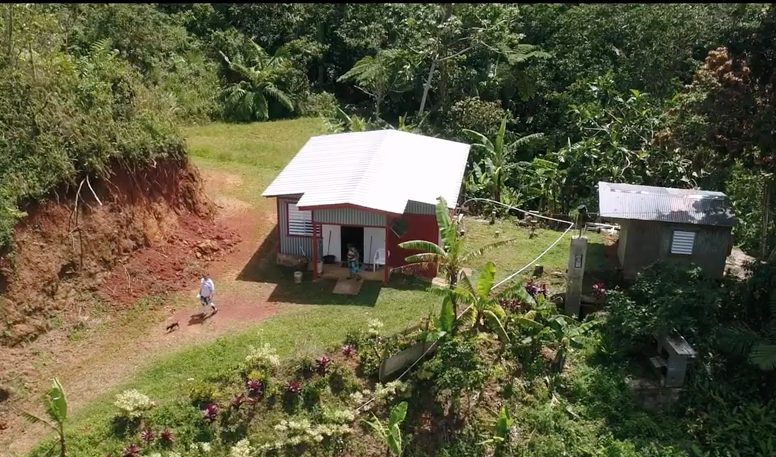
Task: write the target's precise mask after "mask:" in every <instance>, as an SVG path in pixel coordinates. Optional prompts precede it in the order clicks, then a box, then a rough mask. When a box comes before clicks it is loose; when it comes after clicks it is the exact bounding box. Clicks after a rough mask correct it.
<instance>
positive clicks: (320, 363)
mask: <svg viewBox="0 0 776 457" xmlns="http://www.w3.org/2000/svg"><path fill="white" fill-rule="evenodd" d="M330 364H331V359H330V358H328V357H327V356H325V355H322V356H320V357H318V359H316V360H315V370H316V371H317V372H318V374H319V375H321V376H325V375H326V372H327V371H328V370H329V365H330Z"/></svg>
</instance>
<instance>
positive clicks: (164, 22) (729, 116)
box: [0, 4, 776, 254]
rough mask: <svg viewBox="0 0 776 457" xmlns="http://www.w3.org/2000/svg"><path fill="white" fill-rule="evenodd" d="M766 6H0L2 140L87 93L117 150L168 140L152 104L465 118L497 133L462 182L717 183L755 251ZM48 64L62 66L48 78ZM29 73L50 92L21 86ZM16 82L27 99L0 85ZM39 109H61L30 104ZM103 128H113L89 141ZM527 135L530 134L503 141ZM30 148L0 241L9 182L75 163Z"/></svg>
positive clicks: (766, 192) (31, 128) (35, 187)
mask: <svg viewBox="0 0 776 457" xmlns="http://www.w3.org/2000/svg"><path fill="white" fill-rule="evenodd" d="M774 10H775V9H774V8H773V7H772V6H767V5H752V4H740V5H724V4H698V5H681V4H675V5H617V6H604V5H586V4H579V5H576V4H574V5H515V4H489V5H475V4H444V5H443V4H374V5H365V4H282V5H281V4H261V5H257V4H159V5H152V4H138V5H129V4H126V5H122V4H112V5H91V4H88V5H87V4H73V5H26V6H21V5H16V6H8V7H5V9H4V14H3V15H2V16H3V18H2V21H3V22H2V23H3V25H4V27H3V28H4V30H6V31H8V32H9V33H4V34H3V43H4V51H5V52H4V53H3V61H2V66H3V74H4V76H3V81H2V83H3V84H4V86H5V87H4V89H5V90H4V93H5V94H6V96H5V98H4V99H3V103H4V106H3V108H2V111H3V116H4V118H7V119H13V122H14V123H15V125H17V126H18V127H19V128H23V129H27V131H28V132H29V133H28V138H26V139H24V138H23V139H22V141H19V142H18V143H19V144H18V146H16V145H15V146H12V147H15V148H30V147H31V146H29V145H27V146H23V144H28V143H29V142H30V141H32V140H31V139H30V138H33V137H35V136H36V134H35V129H36V128H38V129H41V130H42V132H43V136H44V137H45V135H47V134H48V133H49V131H50V130H51V129H47V128H45V127H42V126H47V125H49V124H52V125H58V124H57V122H64V121H65V120H67V121H68V122H73V123H74V122H77V121H75V120H71V119H70V118H71V117H73V118H75V119H79V118H81V119H87V118H88V119H91V117H92V116H96V114H95V113H94V111H95V109H94V108H93V106H94V105H96V104H98V105H99V106H101V107H102V108H101V109H103V110H112V111H114V112H115V114H113V115H112V117H113V118H115V119H116V121H115V122H124V123H126V124H127V125H126V126H125V127H126V128H136V127H130V126H135V125H136V124H135V118H138V119H139V118H141V117H142V119H143V120H142V122H138V124H142V127H137V128H139V129H140V130H143V131H142V132H133V133H132V137H133V138H138V139H137V140H136V141H137V143H138V144H137V145H131V147H132V148H135V147H137V148H138V149H142V150H146V151H148V150H150V149H153V150H159V148H165V147H167V149H169V148H170V147H172V146H169V145H167V144H165V143H166V142H169V141H172V140H171V137H170V133H169V126H168V125H167V124H166V121H167V120H176V121H182V122H198V121H202V120H207V119H219V118H223V119H227V120H234V121H253V120H266V119H274V118H282V117H289V116H298V115H304V116H309V115H313V116H317V115H323V116H325V117H327V118H328V119H329V124H330V125H332V127H333V129H336V130H340V131H341V130H363V129H366V128H400V129H402V130H407V131H416V132H421V133H426V134H431V135H439V136H443V137H445V138H450V139H456V140H464V141H472V139H473V137H472V135H471V133H466V132H465V130H468V131H470V132H477V133H479V134H482V137H479V138H474V141H475V142H479V143H482V141H480V140H481V139H482V138H487V139H489V140H491V139H493V138H495V137H497V136H500V137H502V139H501V141H502V142H503V145H510V147H508V148H505V149H504V150H503V151H499V153H498V154H495V155H494V154H484V153H483V151H484V149H482V150H478V151H474V152H473V154H472V155H471V158H470V161H471V169H470V172H469V173H470V176H468V178H467V180H468V182H467V193H468V194H469V195H470V196H490V197H496V198H497V199H499V200H501V199H505V200H506V201H508V202H510V203H512V204H518V205H521V206H524V207H527V208H528V209H533V210H538V211H543V212H552V213H556V214H567V213H568V212H569V211H570V210H571V209H573V208H576V207H577V205H579V204H580V203H586V204H588V206H589V207H595V200H596V192H595V185H596V183H597V181H598V180H609V181H627V182H634V183H643V184H655V185H671V186H679V187H686V186H702V187H704V188H708V189H711V190H727V191H729V192H730V195H731V197H732V199H733V203H734V206H735V207H736V209H737V210H739V220H740V223H739V225H738V226H737V227H736V229H735V230H736V236H737V239H738V240H739V242H740V243H741V245H742V246H743V247H744V248H746V249H747V250H749V251H752V252H754V251H759V252H760V253H761V254H762V253H763V252H764V251H765V250H764V249H763V233H765V235H766V236H765V242H766V247H768V246H771V247H772V246H773V245H774V237H776V232H774V230H773V229H772V227H773V224H770V225H769V227H767V228H766V230H765V231H763V228H762V226H763V223H762V221H763V220H764V218H766V217H770V215H769V214H768V213H769V212H767V211H763V210H762V208H770V207H771V206H773V204H774V203H773V202H774V201H776V197H774V196H773V195H772V194H773V193H774V189H776V185H774V184H773V181H774V179H773V178H772V177H771V175H770V173H772V172H773V171H774V160H773V147H774V141H775V140H774V137H775V136H776V135H775V134H774V131H775V127H774V123H773V119H774V118H776V116H774V109H775V108H774V98H773V93H774V90H773V85H774V74H775V73H774V61H776V59H774V58H773V56H774V53H776V50H775V49H776V45H775V44H774V36H775V32H774V31H775V30H776V26H774V24H775V23H776V19H774V17H776V13H775V12H774ZM99 49H103V50H104V52H103V54H104V55H102V57H100V56H99V55H97V54H98V52H97V51H98V50H99ZM33 55H34V56H35V57H34V58H33V57H30V56H33ZM95 59H103V61H104V62H100V63H98V62H96V61H95ZM108 60H110V62H107V61H108ZM65 61H67V63H65ZM89 65H91V66H99V68H100V70H99V71H101V72H103V74H98V72H97V70H95V71H92V70H90V69H88V68H87V67H88V66H89ZM106 65H107V66H111V69H107V68H105V67H106ZM56 71H61V72H62V74H63V78H60V79H57V80H56V81H54V80H52V79H50V77H51V75H52V74H54V73H53V72H56ZM111 72H112V73H111ZM87 73H88V74H87ZM108 73H110V74H112V75H114V76H115V75H117V74H121V75H122V77H123V78H124V79H125V81H124V83H123V84H124V85H125V86H131V87H132V90H131V91H130V92H131V94H132V95H131V99H130V96H129V95H127V94H126V93H124V94H122V93H119V92H118V88H116V89H113V88H112V89H111V90H112V92H111V94H110V97H112V98H113V99H112V100H111V101H110V103H108V102H107V101H108V99H107V98H106V97H108V94H106V93H103V94H100V91H101V90H104V89H105V87H107V86H105V85H99V84H96V83H94V82H93V81H91V82H90V81H81V79H83V78H89V77H91V78H98V79H99V81H101V82H107V81H109V80H110V77H111V76H110V75H109V74H108ZM111 84H113V83H111ZM52 85H56V87H50V86H52ZM114 85H115V84H114ZM76 87H78V88H79V89H78V90H76V89H75V88H76ZM92 87H93V88H94V89H92ZM33 90H37V91H38V92H37V93H38V94H40V93H54V94H55V95H56V97H58V98H63V99H67V101H64V100H61V101H55V100H52V101H50V102H48V104H45V103H44V102H43V101H40V102H38V101H36V99H35V98H34V97H33V96H32V91H33ZM124 90H125V92H126V91H127V90H128V89H124ZM28 92H29V93H28ZM22 97H32V100H33V102H32V103H29V104H19V103H17V102H15V101H14V100H21V99H22ZM89 97H92V98H91V100H85V99H84V98H89ZM40 103H44V105H43V106H44V107H45V108H41V106H39V104H40ZM89 103H91V105H89ZM65 104H69V106H68V107H65V106H64V105H65ZM122 104H124V105H132V107H133V108H132V109H128V108H125V107H122V106H121V105H122ZM108 107H110V108H108ZM340 108H341V109H340ZM24 110H27V111H24ZM55 112H58V113H68V114H67V115H61V116H59V120H58V121H52V120H46V121H45V122H44V121H43V120H42V119H33V118H32V117H33V116H34V117H41V116H43V117H45V116H49V115H51V116H54V113H55ZM70 113H73V114H75V116H70ZM101 115H103V116H107V114H106V113H102V114H101ZM120 116H124V119H123V120H121V119H119V118H120ZM503 119H507V123H506V128H505V131H504V133H503V134H500V132H499V127H500V124H501V121H502V120H503ZM6 122H10V121H6ZM100 122H104V120H101V121H100ZM36 123H37V124H36ZM391 126H393V127H391ZM9 127H11V126H9ZM62 128H64V127H62ZM84 128H86V127H84ZM117 128H118V127H117ZM144 129H145V130H144ZM11 130H14V128H11ZM111 132H113V133H111ZM111 135H112V136H111ZM52 136H55V137H58V138H61V137H62V136H61V135H52ZM113 136H115V137H116V138H117V141H115V142H113V141H110V140H107V138H113ZM144 136H145V137H147V139H140V138H143V137H144ZM81 137H84V140H83V141H81V140H80V139H77V138H78V136H75V137H71V138H73V140H72V141H74V142H77V143H78V146H76V148H81V147H82V148H84V149H89V147H87V146H84V145H85V144H89V143H90V142H95V141H96V142H98V143H99V144H101V145H102V146H99V147H102V148H105V145H106V144H108V143H111V144H113V143H117V144H118V145H119V146H115V147H114V146H111V147H113V148H114V151H113V152H112V153H113V154H114V155H116V156H122V155H123V154H124V152H118V150H119V149H122V148H123V149H124V150H126V149H127V146H130V145H129V144H128V143H127V141H126V140H122V139H121V138H127V135H120V134H119V133H118V132H116V131H114V130H113V127H111V126H110V125H108V126H107V128H104V129H101V130H100V131H99V132H98V133H97V137H101V139H95V138H91V137H90V136H89V135H86V134H83V135H81ZM526 138H529V139H531V138H534V139H535V138H541V139H540V140H539V141H522V143H516V142H517V141H518V140H524V139H526ZM35 141H41V142H43V143H45V141H43V139H39V140H37V139H36V140H35ZM59 141H63V140H59ZM147 141H150V142H151V144H150V145H149V144H148V143H147ZM516 144H519V147H516V146H514V145H516ZM494 146H495V145H494ZM62 147H65V146H50V145H41V146H35V147H33V149H31V150H30V151H37V150H38V149H40V150H43V149H45V148H49V149H51V148H54V149H57V148H60V149H61V148H62ZM99 147H98V148H99ZM493 149H494V150H495V148H493ZM36 154H37V152H34V153H33V154H32V155H30V156H29V157H28V158H27V159H26V161H21V162H20V161H18V160H16V159H10V160H9V161H10V162H12V163H14V164H17V165H22V163H24V168H25V169H30V170H32V169H36V167H37V169H40V168H41V167H50V168H51V169H53V170H54V172H51V173H46V174H45V176H44V175H43V174H42V173H41V172H40V171H32V172H30V174H29V175H28V176H27V177H18V176H16V175H14V177H12V178H11V177H9V178H8V179H4V182H10V181H14V182H16V181H18V180H21V181H22V182H23V183H22V184H21V186H19V185H14V186H13V188H15V189H16V188H20V187H21V188H24V189H25V190H22V191H21V192H19V191H10V190H8V189H5V188H4V190H2V192H0V197H1V198H3V200H4V202H5V203H4V204H3V205H2V210H1V211H2V212H3V216H2V220H3V221H8V222H3V223H2V224H0V225H2V226H3V227H5V228H3V229H2V233H4V235H3V236H4V237H6V238H7V236H8V234H9V233H10V232H9V227H10V226H11V225H12V222H11V221H13V220H14V218H16V217H18V214H16V212H17V211H16V208H17V207H18V206H17V204H18V203H19V201H20V199H21V200H24V199H26V198H32V199H38V198H41V197H42V196H44V195H45V194H46V193H47V192H49V191H50V190H51V189H52V186H54V185H55V184H60V183H62V182H73V181H74V180H76V179H77V178H75V177H74V176H75V175H78V174H79V173H80V174H83V173H85V172H87V171H90V172H91V171H93V170H89V169H87V168H84V167H82V166H81V165H80V164H73V163H72V161H69V159H66V158H65V156H66V155H68V154H69V155H70V156H73V155H78V154H74V153H72V152H69V151H68V152H67V153H66V154H65V153H62V152H60V153H59V155H58V156H57V157H58V158H57V159H55V158H53V157H52V156H51V155H47V156H46V157H45V158H43V157H41V158H38V157H37V155H36ZM136 154H139V155H140V156H143V157H146V155H147V154H145V153H136ZM98 155H101V157H104V156H105V153H104V152H100V153H99V154H98ZM6 157H14V156H13V155H12V154H8V155H6ZM101 161H102V159H100V160H96V162H101ZM28 162H34V163H28ZM92 162H95V160H92ZM734 162H735V163H738V164H739V168H738V169H734V168H733V167H732V166H731V165H732V164H733V163H734ZM44 164H47V165H44ZM95 166H96V165H95ZM102 166H103V165H99V167H102ZM16 168H18V166H17V167H16ZM67 169H72V170H69V171H68V170H67ZM734 170H735V172H734ZM48 181H51V182H48ZM758 208H760V210H756V209H758ZM750 209H751V211H750ZM770 220H773V217H770Z"/></svg>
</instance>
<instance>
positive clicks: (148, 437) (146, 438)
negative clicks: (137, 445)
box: [140, 427, 154, 446]
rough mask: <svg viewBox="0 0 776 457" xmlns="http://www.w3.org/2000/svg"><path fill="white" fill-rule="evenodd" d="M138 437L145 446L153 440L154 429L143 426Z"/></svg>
mask: <svg viewBox="0 0 776 457" xmlns="http://www.w3.org/2000/svg"><path fill="white" fill-rule="evenodd" d="M140 439H141V440H143V442H144V443H145V445H146V446H148V445H149V444H151V443H152V442H153V441H154V431H153V430H151V429H150V428H149V427H146V428H144V429H143V430H142V431H141V432H140Z"/></svg>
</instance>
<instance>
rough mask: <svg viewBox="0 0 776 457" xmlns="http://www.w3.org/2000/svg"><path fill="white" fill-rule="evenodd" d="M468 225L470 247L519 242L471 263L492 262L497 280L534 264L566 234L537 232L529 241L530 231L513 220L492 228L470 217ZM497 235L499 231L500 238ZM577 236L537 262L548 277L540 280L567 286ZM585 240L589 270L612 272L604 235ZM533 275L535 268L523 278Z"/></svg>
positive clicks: (565, 239) (475, 265)
mask: <svg viewBox="0 0 776 457" xmlns="http://www.w3.org/2000/svg"><path fill="white" fill-rule="evenodd" d="M464 226H465V228H466V235H465V240H466V246H467V248H473V247H477V248H479V247H482V246H486V245H488V244H491V243H494V242H498V241H503V240H515V241H514V242H513V243H509V244H507V245H504V246H501V247H498V248H496V249H492V250H487V251H486V252H485V253H484V255H482V256H481V257H477V258H475V259H473V260H472V261H471V262H470V265H469V266H470V267H471V268H474V269H475V270H478V269H481V268H482V267H483V266H484V265H485V263H487V262H488V261H492V262H493V263H495V264H496V280H497V281H500V280H502V279H504V278H506V277H507V276H509V275H511V274H512V273H514V272H515V271H517V270H519V269H521V268H523V267H524V266H525V265H527V264H528V263H529V262H531V261H533V260H534V259H535V258H536V257H537V256H538V255H539V254H541V253H542V252H543V251H544V250H545V249H547V248H548V247H549V246H550V245H551V244H552V243H554V242H555V241H556V240H557V239H558V237H560V236H561V234H562V233H563V232H561V231H556V230H549V229H537V231H536V236H535V237H534V238H529V229H528V228H526V227H520V226H518V225H517V224H516V223H515V222H513V221H510V220H497V221H496V223H495V224H493V225H490V224H489V223H488V222H486V221H484V220H478V219H475V218H466V219H464ZM496 232H499V233H498V236H497V235H496ZM577 234H578V232H576V231H572V232H569V233H567V234H566V235H565V236H564V237H563V240H561V241H560V242H559V243H558V244H556V245H555V246H554V247H553V248H552V249H550V250H549V251H548V252H547V253H546V254H545V255H544V256H543V257H542V258H541V259H540V260H539V261H537V262H536V265H542V266H543V267H544V277H543V278H540V281H548V282H550V283H551V285H552V286H553V287H554V288H562V287H563V285H564V284H565V276H564V275H565V272H566V268H567V266H568V252H569V244H570V242H571V237H572V236H576V235H577ZM585 237H587V239H588V256H587V263H586V265H585V268H586V270H587V271H589V272H591V273H594V272H600V271H606V270H608V269H610V267H609V266H608V265H607V263H606V260H605V259H604V253H603V239H602V237H601V235H600V234H597V233H592V232H588V233H585ZM532 273H533V267H530V268H527V269H526V270H525V272H524V273H523V274H521V275H520V276H521V277H522V278H523V280H526V279H527V278H528V277H529V276H530V275H531V274H532ZM553 273H555V274H553Z"/></svg>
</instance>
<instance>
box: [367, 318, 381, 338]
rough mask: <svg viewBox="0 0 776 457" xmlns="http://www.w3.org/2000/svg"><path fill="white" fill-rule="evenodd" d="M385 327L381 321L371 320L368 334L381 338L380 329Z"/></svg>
mask: <svg viewBox="0 0 776 457" xmlns="http://www.w3.org/2000/svg"><path fill="white" fill-rule="evenodd" d="M383 327H385V324H383V323H382V322H381V321H380V320H379V319H369V323H368V328H367V334H368V335H369V336H379V335H380V329H381V328H383Z"/></svg>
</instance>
